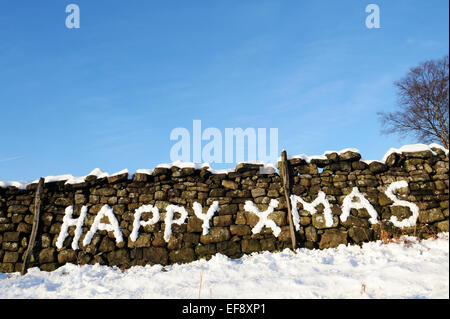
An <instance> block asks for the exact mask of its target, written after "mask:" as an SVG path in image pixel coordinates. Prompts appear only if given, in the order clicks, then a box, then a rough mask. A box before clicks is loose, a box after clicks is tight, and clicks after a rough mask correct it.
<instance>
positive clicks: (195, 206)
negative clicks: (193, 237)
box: [193, 201, 219, 235]
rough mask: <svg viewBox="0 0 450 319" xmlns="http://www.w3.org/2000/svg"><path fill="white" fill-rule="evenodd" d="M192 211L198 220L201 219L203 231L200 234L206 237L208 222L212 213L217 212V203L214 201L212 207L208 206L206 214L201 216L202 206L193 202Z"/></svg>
mask: <svg viewBox="0 0 450 319" xmlns="http://www.w3.org/2000/svg"><path fill="white" fill-rule="evenodd" d="M193 209H194V213H195V216H197V218H199V219H201V220H202V221H203V223H202V229H203V232H202V234H203V235H208V234H209V221H210V220H211V218H212V217H213V215H214V213H215V212H217V211H219V202H218V201H214V202H213V203H212V205H211V206H209V208H208V211H207V212H206V214H203V208H202V205H201V204H199V203H197V202H194V204H193Z"/></svg>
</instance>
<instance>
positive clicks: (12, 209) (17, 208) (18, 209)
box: [8, 205, 28, 214]
mask: <svg viewBox="0 0 450 319" xmlns="http://www.w3.org/2000/svg"><path fill="white" fill-rule="evenodd" d="M27 211H28V206H22V205H11V206H9V207H8V213H16V214H23V213H26V212H27Z"/></svg>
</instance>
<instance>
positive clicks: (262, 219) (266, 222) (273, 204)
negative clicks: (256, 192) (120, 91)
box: [244, 199, 281, 237]
mask: <svg viewBox="0 0 450 319" xmlns="http://www.w3.org/2000/svg"><path fill="white" fill-rule="evenodd" d="M277 207H278V201H277V200H276V199H271V200H270V203H269V207H268V208H267V209H266V210H265V211H263V212H260V211H259V209H258V207H257V206H256V205H255V204H254V203H253V202H252V201H250V200H248V201H246V202H245V205H244V209H245V210H246V211H248V212H250V213H253V214H255V215H256V216H258V218H259V220H258V223H256V225H255V226H254V227H253V228H252V233H253V234H258V233H260V232H261V230H262V229H263V227H264V226H266V227H268V228H270V229H272V231H273V235H274V236H275V237H278V235H279V234H280V233H281V228H280V227H278V226H277V225H276V224H275V222H274V221H273V220H271V219H269V218H268V217H269V215H270V214H272V213H273V210H274V208H277Z"/></svg>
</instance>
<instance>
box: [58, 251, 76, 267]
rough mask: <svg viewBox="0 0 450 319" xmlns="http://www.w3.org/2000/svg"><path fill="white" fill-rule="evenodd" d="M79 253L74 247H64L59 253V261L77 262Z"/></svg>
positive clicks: (61, 262) (63, 262) (60, 262)
mask: <svg viewBox="0 0 450 319" xmlns="http://www.w3.org/2000/svg"><path fill="white" fill-rule="evenodd" d="M76 261H77V254H76V252H75V251H74V250H72V249H64V250H61V251H60V252H59V253H58V263H59V264H66V263H76Z"/></svg>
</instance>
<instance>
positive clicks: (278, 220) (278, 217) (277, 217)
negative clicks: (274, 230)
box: [267, 211, 286, 226]
mask: <svg viewBox="0 0 450 319" xmlns="http://www.w3.org/2000/svg"><path fill="white" fill-rule="evenodd" d="M267 218H268V219H271V220H273V221H274V222H275V224H276V225H277V226H284V225H286V212H283V211H274V212H273V213H271V214H269V216H267Z"/></svg>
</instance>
